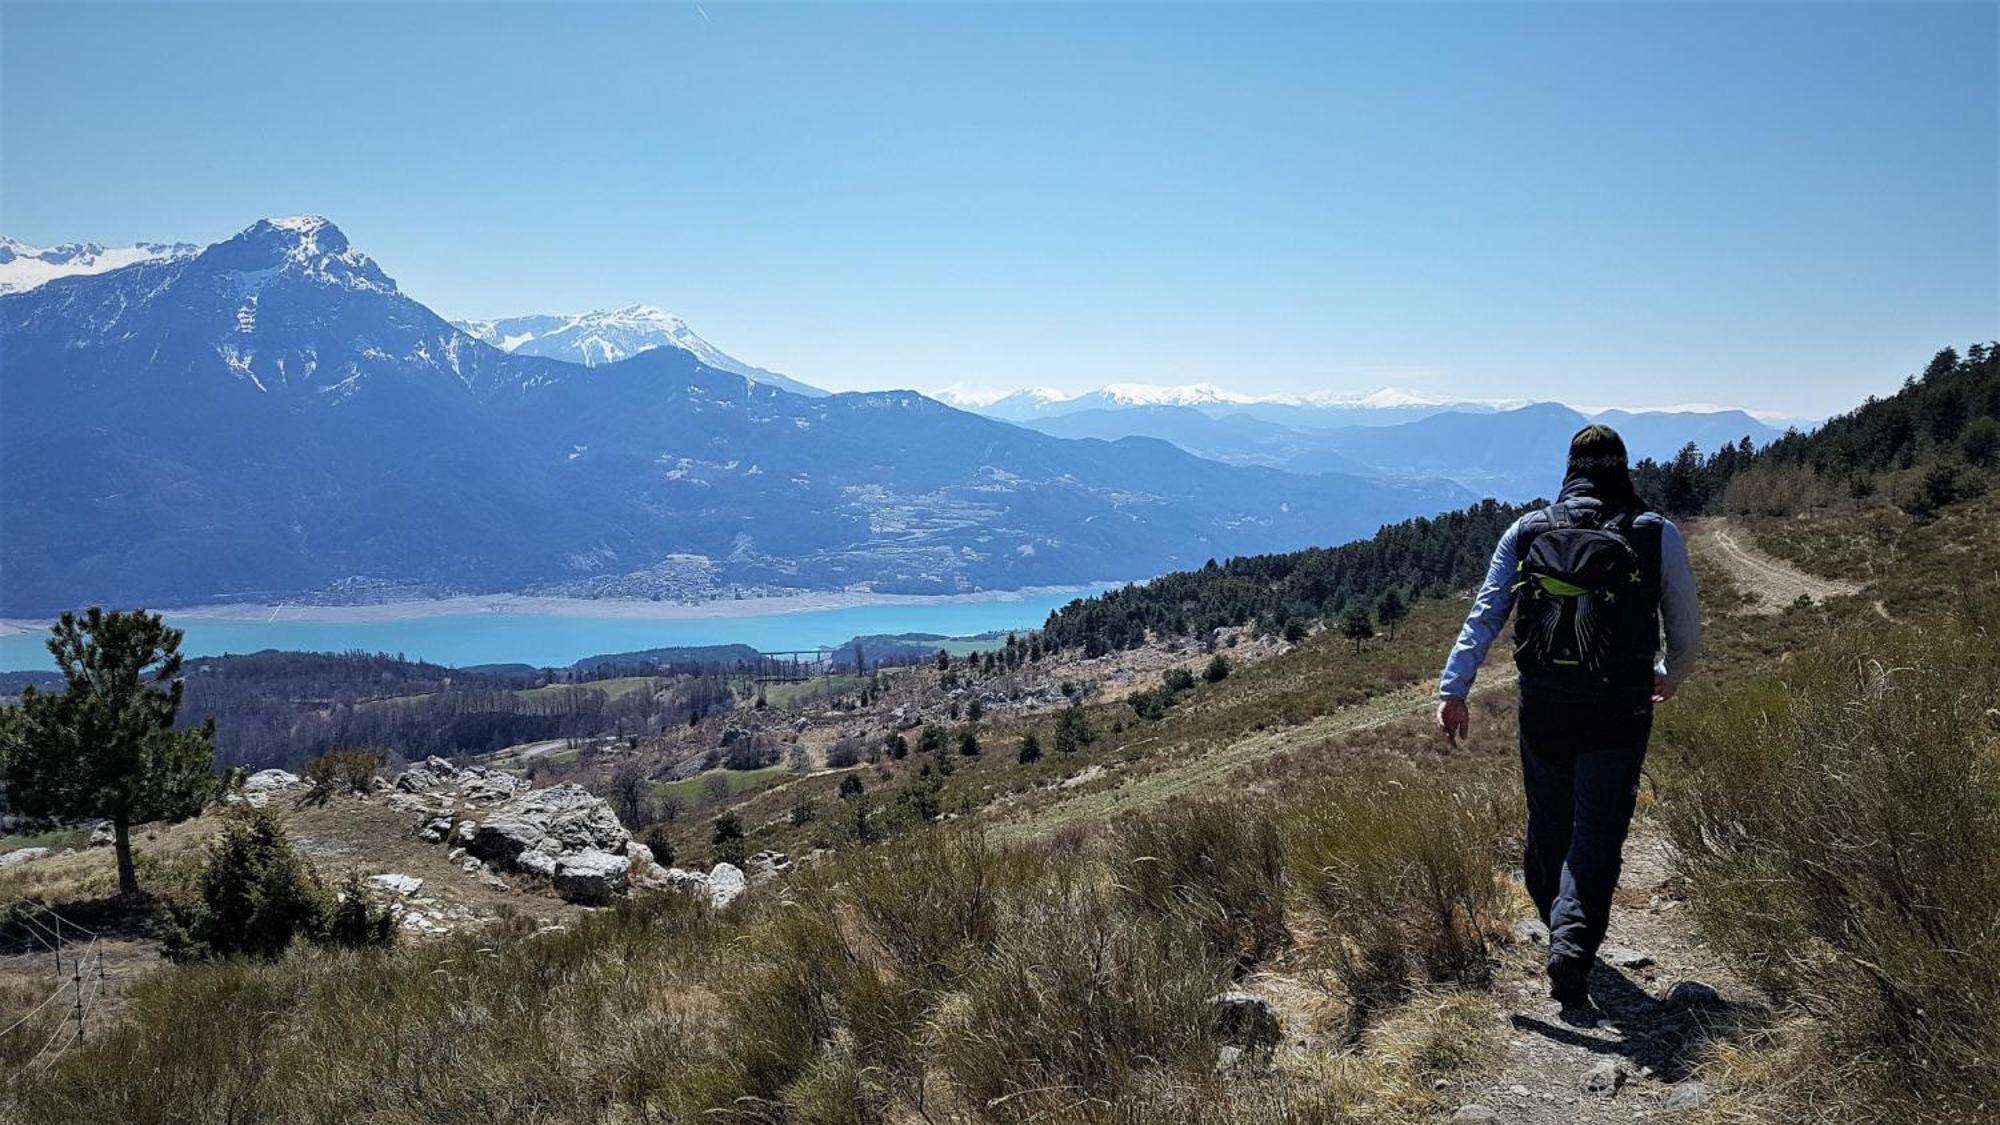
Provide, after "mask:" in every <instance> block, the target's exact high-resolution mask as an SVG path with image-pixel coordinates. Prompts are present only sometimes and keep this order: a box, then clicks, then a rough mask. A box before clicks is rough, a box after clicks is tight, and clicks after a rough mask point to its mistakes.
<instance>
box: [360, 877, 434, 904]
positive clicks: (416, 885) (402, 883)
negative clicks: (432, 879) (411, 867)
mask: <svg viewBox="0 0 2000 1125" xmlns="http://www.w3.org/2000/svg"><path fill="white" fill-rule="evenodd" d="M368 885H369V886H371V887H374V888H376V889H377V890H383V891H388V892H390V893H391V894H399V895H402V896H403V897H405V898H408V897H409V896H411V895H413V894H416V893H417V891H418V890H419V889H421V888H422V887H423V885H424V881H423V880H422V879H419V878H417V877H416V876H415V875H404V874H402V873H401V872H395V871H391V872H388V873H387V874H383V875H370V876H369V877H368Z"/></svg>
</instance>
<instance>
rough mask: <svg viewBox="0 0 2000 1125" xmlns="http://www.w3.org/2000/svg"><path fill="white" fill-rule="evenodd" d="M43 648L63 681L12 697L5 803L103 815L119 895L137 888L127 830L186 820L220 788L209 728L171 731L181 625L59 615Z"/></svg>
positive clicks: (1, 748) (154, 618)
mask: <svg viewBox="0 0 2000 1125" xmlns="http://www.w3.org/2000/svg"><path fill="white" fill-rule="evenodd" d="M49 632H50V636H49V641H48V648H49V652H50V654H52V655H53V656H54V657H55V661H56V667H57V668H58V669H60V670H61V672H62V675H63V680H64V688H63V691H62V692H61V693H60V694H49V693H44V692H39V691H36V690H35V689H34V688H33V687H28V688H25V689H23V690H22V692H21V705H20V715H19V717H18V719H17V720H16V721H15V722H13V723H11V724H9V729H8V730H7V731H6V732H5V738H4V742H0V780H4V781H5V782H6V788H7V794H8V800H9V802H11V803H12V804H13V806H14V807H15V808H16V809H17V810H19V811H21V812H24V813H27V814H29V815H30V816H63V817H77V818H83V817H102V818H104V819H106V820H109V821H110V822H111V829H112V843H113V846H114V849H115V851H116V854H117V860H118V890H119V893H121V894H125V895H133V894H137V893H138V890H139V880H138V875H137V873H136V872H135V870H134V868H133V866H132V841H131V827H132V825H134V824H140V823H144V822H147V821H155V820H165V821H175V820H185V819H187V818H188V817H191V816H193V815H195V814H196V813H198V812H200V811H201V809H202V806H203V805H206V804H207V803H208V802H209V801H210V800H212V799H214V798H215V796H216V795H217V794H218V793H219V792H220V790H221V786H222V781H223V779H222V778H220V777H218V776H217V775H216V773H215V724H214V722H213V721H210V722H207V723H204V724H202V725H201V726H199V727H194V728H190V729H182V730H175V729H174V720H175V718H176V716H178V715H179V713H180V708H181V693H182V691H183V688H184V685H183V683H182V681H181V678H180V672H181V653H180V645H181V631H180V630H179V629H174V628H170V627H169V626H168V625H167V624H166V623H165V622H164V621H163V620H162V619H161V618H160V616H159V615H158V614H153V613H146V612H144V611H143V610H140V611H135V612H131V613H119V612H112V613H105V612H104V611H102V610H100V609H98V608H96V607H94V606H93V607H92V608H91V609H90V610H89V611H87V612H86V613H85V614H84V616H83V617H82V618H80V619H79V618H78V617H77V616H76V615H75V614H71V613H65V614H63V615H62V619H61V620H59V621H57V622H56V624H55V625H54V626H53V627H52V628H51V629H50V631H49Z"/></svg>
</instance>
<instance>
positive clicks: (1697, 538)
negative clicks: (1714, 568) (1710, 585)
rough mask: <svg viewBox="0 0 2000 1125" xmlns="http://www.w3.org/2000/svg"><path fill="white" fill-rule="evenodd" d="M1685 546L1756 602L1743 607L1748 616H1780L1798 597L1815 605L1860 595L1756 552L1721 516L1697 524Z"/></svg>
mask: <svg viewBox="0 0 2000 1125" xmlns="http://www.w3.org/2000/svg"><path fill="white" fill-rule="evenodd" d="M1689 546H1691V547H1692V548H1693V549H1694V550H1695V551H1696V552H1697V553H1699V554H1701V555H1702V556H1704V557H1706V558H1707V559H1709V560H1710V561H1712V562H1714V563H1715V564H1716V565H1718V566H1720V567H1722V568H1723V569H1725V570H1727V571H1728V572H1729V576H1730V578H1731V579H1732V580H1733V581H1734V582H1735V583H1736V585H1737V586H1738V587H1739V588H1741V589H1742V590H1743V591H1744V592H1746V593H1750V594H1755V595H1756V599H1757V600H1756V601H1754V602H1752V603H1751V604H1750V605H1748V606H1745V607H1744V611H1745V612H1748V613H1760V614H1770V613H1782V612H1784V610H1785V607H1787V606H1789V605H1791V604H1792V603H1793V602H1795V601H1797V600H1798V599H1799V598H1800V597H1806V598H1810V599H1812V600H1813V601H1815V602H1819V601H1825V600H1826V599H1828V598H1834V597H1841V596H1843V595H1848V594H1858V593H1860V592H1861V584H1860V583H1858V582H1844V581H1841V580H1840V579H1837V578H1821V577H1819V576H1818V575H1815V574H1807V573H1806V572H1805V571H1803V570H1800V569H1799V568H1797V567H1795V566H1793V565H1792V564H1791V563H1788V562H1786V561H1785V560H1783V559H1780V558H1778V557H1776V556H1775V555H1770V554H1766V553H1765V552H1763V551H1760V550H1758V549H1757V547H1756V546H1755V545H1754V544H1753V543H1752V542H1751V540H1750V533H1749V532H1748V531H1745V530H1744V529H1743V528H1741V527H1738V526H1736V525H1734V524H1732V523H1730V522H1729V520H1727V519H1726V518H1723V517H1721V516H1717V517H1714V518H1712V519H1706V520H1703V521H1701V522H1700V523H1699V524H1697V525H1696V526H1695V527H1694V528H1693V529H1692V532H1691V534H1690V536H1689Z"/></svg>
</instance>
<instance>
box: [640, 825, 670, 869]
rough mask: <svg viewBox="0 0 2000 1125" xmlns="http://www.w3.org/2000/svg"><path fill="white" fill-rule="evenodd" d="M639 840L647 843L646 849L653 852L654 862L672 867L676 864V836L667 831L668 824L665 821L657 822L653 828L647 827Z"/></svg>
mask: <svg viewBox="0 0 2000 1125" xmlns="http://www.w3.org/2000/svg"><path fill="white" fill-rule="evenodd" d="M639 842H640V843H642V844H645V845H646V850H647V851H650V852H652V853H653V862H654V863H657V864H659V865H660V866H661V867H672V866H673V865H674V838H673V836H672V835H671V834H669V833H668V832H667V826H666V825H665V824H664V823H662V824H655V825H653V826H652V827H651V828H648V829H646V831H645V834H644V835H643V836H641V837H640V840H639Z"/></svg>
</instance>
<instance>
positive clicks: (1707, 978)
mask: <svg viewBox="0 0 2000 1125" xmlns="http://www.w3.org/2000/svg"><path fill="white" fill-rule="evenodd" d="M1634 827H1635V829H1636V830H1637V833H1636V834H1635V836H1634V838H1633V839H1632V840H1631V841H1630V842H1629V843H1628V844H1627V845H1626V849H1625V869H1624V872H1623V875H1622V877H1621V878H1620V880H1619V887H1618V893H1617V900H1616V902H1617V905H1616V906H1615V907H1614V908H1613V912H1612V919H1611V934H1610V937H1609V939H1608V940H1607V942H1606V943H1605V947H1604V950H1603V951H1602V953H1601V954H1600V956H1599V958H1598V964H1597V967H1596V969H1595V970H1594V971H1593V972H1592V973H1591V978H1590V995H1591V1000H1592V1002H1593V1005H1594V1008H1595V1011H1594V1012H1593V1013H1591V1014H1589V1015H1579V1014H1578V1013H1564V1012H1562V1011H1560V1010H1559V1009H1558V1006H1557V1005H1556V1003H1555V1002H1554V1001H1552V1000H1550V999H1549V998H1548V979H1547V977H1546V975H1545V974H1544V972H1543V966H1542V959H1543V956H1544V954H1545V952H1546V948H1547V932H1546V931H1545V930H1543V929H1542V928H1541V925H1540V923H1539V922H1536V921H1534V920H1532V919H1530V920H1529V921H1527V922H1525V923H1523V924H1521V925H1520V926H1518V927H1517V928H1516V942H1515V944H1514V946H1513V947H1512V948H1511V949H1509V950H1508V951H1507V952H1506V953H1505V955H1504V956H1503V958H1502V963H1501V966H1500V968H1499V971H1498V974H1497V978H1496V980H1495V982H1494V985H1493V999H1494V1002H1495V1004H1496V1006H1497V1007H1498V1009H1499V1012H1498V1015H1497V1017H1496V1018H1498V1019H1501V1020H1504V1021H1505V1023H1506V1031H1505V1034H1506V1036H1507V1052H1506V1056H1505V1058H1504V1060H1503V1061H1502V1062H1501V1064H1500V1066H1499V1068H1498V1069H1497V1070H1496V1071H1494V1072H1493V1073H1491V1074H1490V1075H1488V1076H1486V1077H1484V1078H1482V1079H1481V1080H1478V1081H1473V1082H1467V1083H1465V1084H1463V1085H1462V1086H1461V1087H1458V1088H1450V1089H1447V1090H1445V1091H1444V1094H1445V1096H1446V1098H1447V1099H1448V1100H1450V1101H1453V1102H1456V1103H1457V1105H1458V1109H1457V1110H1456V1111H1455V1113H1450V1114H1447V1115H1446V1118H1447V1119H1448V1120H1454V1121H1486V1122H1495V1123H1503V1125H1504V1123H1514V1125H1558V1123H1568V1122H1594V1123H1605V1125H1610V1123H1618V1122H1639V1121H1660V1122H1672V1121H1676V1120H1693V1119H1696V1118H1699V1117H1701V1116H1702V1113H1701V1112H1700V1111H1702V1110H1704V1109H1713V1108H1716V1107H1715V1106H1714V1101H1715V1098H1716V1095H1715V1093H1714V1092H1713V1091H1711V1090H1710V1089H1709V1088H1708V1087H1707V1086H1705V1085H1704V1084H1703V1083H1702V1082H1701V1081H1700V1080H1699V1079H1698V1078H1696V1077H1694V1073H1693V1072H1694V1068H1695V1065H1696V1064H1697V1063H1698V1062H1699V1061H1700V1058H1701V1055H1702V1052H1703V1049H1704V1047H1705V1046H1706V1045H1707V1044H1708V1043H1709V1042H1710V1041H1712V1040H1715V1039H1718V1038H1721V1039H1727V1038H1731V1037H1733V1036H1734V1035H1735V1034H1736V1031H1737V1028H1738V1026H1739V1024H1740V1023H1741V1020H1742V1018H1743V1016H1744V1014H1745V1011H1746V1008H1745V1005H1746V1004H1747V1003H1749V1002H1750V1001H1751V997H1750V994H1749V990H1748V989H1747V988H1745V987H1744V986H1742V985H1741V984H1739V983H1738V982H1736V981H1735V980H1733V979H1732V978H1731V977H1730V976H1729V974H1728V973H1727V972H1726V970H1724V969H1723V968H1722V967H1721V966H1720V965H1719V964H1717V963H1716V961H1715V960H1714V958H1712V957H1711V956H1710V955H1709V954H1708V953H1707V952H1706V951H1705V950H1704V949H1702V947H1701V946H1699V945H1698V944H1696V943H1695V941H1694V940H1693V937H1692V935H1691V933H1690V930H1691V926H1690V925H1689V922H1690V920H1689V919H1688V918H1687V917H1686V916H1685V908H1684V906H1683V904H1682V902H1681V901H1680V899H1679V898H1678V897H1677V896H1676V894H1675V892H1674V891H1673V889H1672V884H1671V882H1670V880H1669V878H1668V873H1667V869H1666V849H1665V845H1664V844H1663V842H1662V841H1660V840H1659V838H1658V837H1657V836H1655V835H1653V834H1651V833H1650V832H1648V831H1646V830H1645V826H1644V823H1643V821H1642V822H1641V823H1640V824H1637V825H1635V826H1634ZM1524 897H1525V896H1524Z"/></svg>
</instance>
